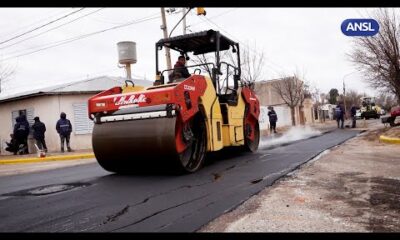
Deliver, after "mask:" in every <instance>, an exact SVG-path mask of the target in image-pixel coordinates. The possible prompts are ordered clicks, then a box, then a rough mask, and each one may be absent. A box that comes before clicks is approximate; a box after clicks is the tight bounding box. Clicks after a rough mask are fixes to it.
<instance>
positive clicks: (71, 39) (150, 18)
mask: <svg viewBox="0 0 400 240" xmlns="http://www.w3.org/2000/svg"><path fill="white" fill-rule="evenodd" d="M153 15H155V14H153ZM157 15H158V14H157ZM159 17H160V16H155V17H147V18H142V19H140V20H134V21H132V22H128V23H125V24H122V25H119V26H115V27H111V28H107V29H103V30H100V31H96V32H92V33H88V34H84V35H80V36H76V37H72V38H68V39H64V40H61V41H57V42H53V43H48V44H44V45H42V46H39V47H35V48H39V49H38V50H34V51H31V52H27V53H22V54H19V55H16V56H11V57H8V58H5V59H3V61H6V60H9V59H13V58H17V57H22V56H26V55H30V54H33V53H36V52H40V51H43V50H46V49H49V48H53V47H57V46H61V45H64V44H67V43H70V42H74V41H77V40H80V39H83V38H87V37H90V36H93V35H96V34H100V33H104V32H107V31H110V30H115V29H118V28H122V27H127V26H130V25H133V24H138V23H141V22H145V21H150V20H153V19H156V18H159ZM47 45H50V46H48V47H44V46H47ZM40 47H42V48H40ZM35 48H31V49H35ZM26 50H29V49H25V50H22V51H17V52H23V51H26Z"/></svg>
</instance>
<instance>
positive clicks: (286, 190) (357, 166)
mask: <svg viewBox="0 0 400 240" xmlns="http://www.w3.org/2000/svg"><path fill="white" fill-rule="evenodd" d="M367 122H368V121H367ZM330 124H333V123H330ZM357 124H358V126H360V127H361V128H362V127H365V126H363V122H362V121H358V123H357ZM327 125H329V124H327ZM367 125H368V127H367V128H364V129H365V130H367V131H365V132H364V133H362V134H361V135H359V136H358V137H356V138H353V139H350V140H349V141H347V142H345V143H343V144H342V145H340V146H337V147H335V148H333V149H331V150H327V151H325V152H324V153H323V154H321V155H320V156H319V157H317V158H315V159H313V160H311V161H309V162H308V163H306V164H304V165H302V166H301V167H300V168H299V169H298V170H296V171H294V172H292V173H290V174H288V175H287V176H285V177H283V178H281V179H280V180H278V181H277V182H275V183H274V184H273V185H272V186H271V187H268V188H266V189H265V190H263V191H261V192H260V193H259V194H257V195H255V196H253V197H251V198H250V199H249V200H247V201H245V202H244V203H243V204H241V205H240V206H239V207H237V208H236V209H234V210H232V211H230V212H228V213H226V214H224V215H222V216H220V217H218V218H216V219H214V220H213V221H212V222H210V223H209V224H207V225H206V226H204V227H203V228H202V229H200V230H199V231H200V232H399V231H400V145H399V144H388V143H384V142H381V141H380V140H379V136H381V135H385V136H390V137H393V138H400V127H393V128H389V127H384V126H383V124H382V123H380V122H377V121H375V123H373V124H368V123H367ZM343 131H351V129H349V128H347V129H343Z"/></svg>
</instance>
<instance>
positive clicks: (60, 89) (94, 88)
mask: <svg viewBox="0 0 400 240" xmlns="http://www.w3.org/2000/svg"><path fill="white" fill-rule="evenodd" d="M125 80H126V78H122V77H111V76H100V77H96V78H91V79H85V80H81V81H76V82H72V83H64V84H59V85H55V86H50V87H45V88H40V89H34V90H30V91H26V92H21V93H17V94H14V95H11V96H6V97H3V98H0V103H3V102H9V101H15V100H20V99H25V98H30V97H35V96H42V95H59V94H83V93H98V92H101V91H104V90H107V89H110V88H112V87H115V86H120V85H122V84H124V83H125ZM132 81H133V82H134V83H135V84H136V85H140V86H151V85H152V82H151V81H148V80H140V79H132Z"/></svg>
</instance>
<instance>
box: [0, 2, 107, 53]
mask: <svg viewBox="0 0 400 240" xmlns="http://www.w3.org/2000/svg"><path fill="white" fill-rule="evenodd" d="M103 9H104V8H100V9H97V10H95V11H93V12H90V13H87V14H85V15H83V16H80V17H78V18H75V19H73V20H71V21H69V22H66V23H64V24H61V25H58V26H56V27H53V28H50V29H48V30H46V31H44V32H41V33H39V34H36V35H33V36H31V37H29V38H25V39H22V40H20V41H18V42H15V43H13V44H10V45H7V46H4V47H0V50H3V49H6V48H9V47H12V46H14V45H16V44H18V43H21V42H25V41H27V40H30V39H32V38H35V37H37V36H40V35H43V34H45V33H47V32H50V31H52V30H55V29H58V28H60V27H62V26H65V25H67V24H70V23H73V22H75V21H77V20H79V19H82V18H84V17H87V16H89V15H92V14H94V13H97V12H99V11H101V10H103Z"/></svg>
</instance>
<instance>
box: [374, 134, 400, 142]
mask: <svg viewBox="0 0 400 240" xmlns="http://www.w3.org/2000/svg"><path fill="white" fill-rule="evenodd" d="M379 140H380V141H382V142H385V143H394V144H400V138H390V137H386V136H383V135H381V136H380V137H379Z"/></svg>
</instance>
